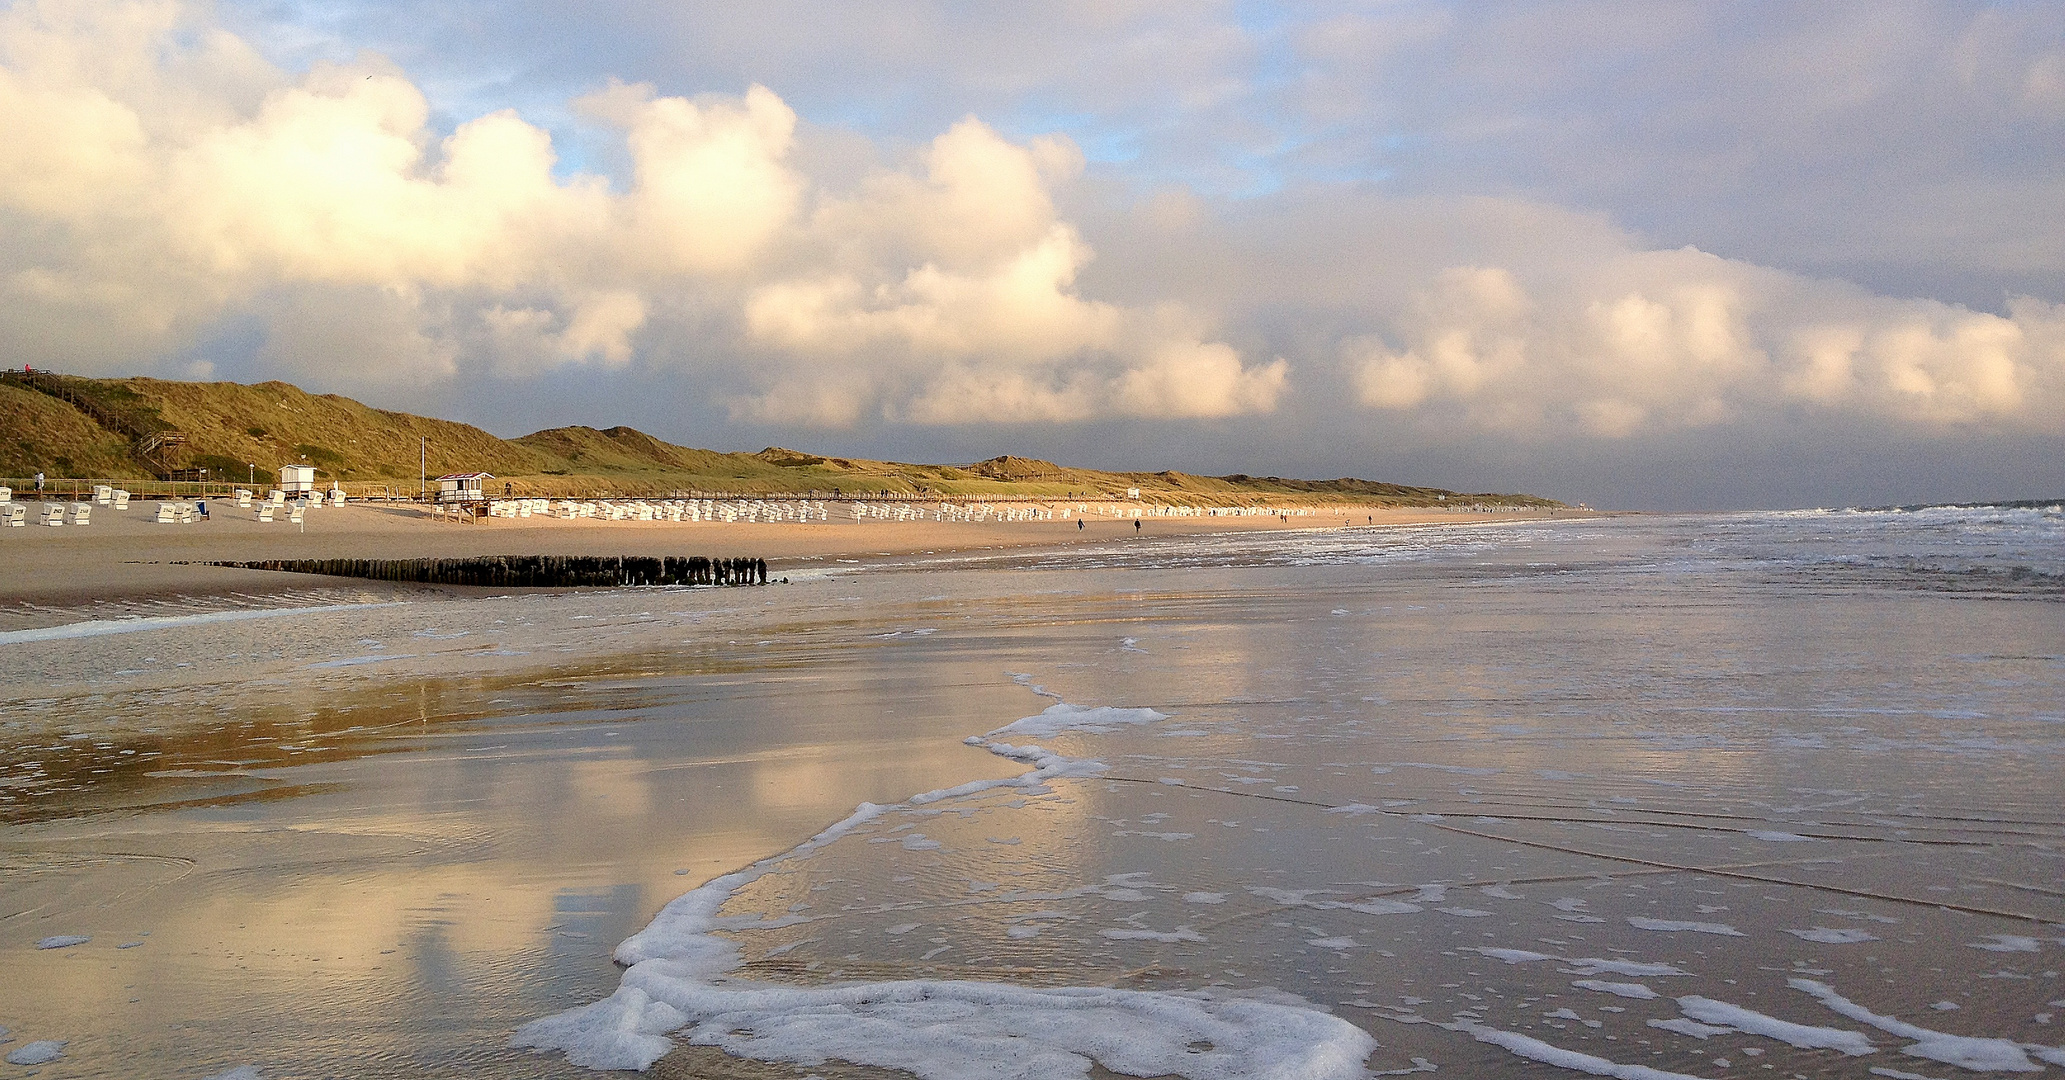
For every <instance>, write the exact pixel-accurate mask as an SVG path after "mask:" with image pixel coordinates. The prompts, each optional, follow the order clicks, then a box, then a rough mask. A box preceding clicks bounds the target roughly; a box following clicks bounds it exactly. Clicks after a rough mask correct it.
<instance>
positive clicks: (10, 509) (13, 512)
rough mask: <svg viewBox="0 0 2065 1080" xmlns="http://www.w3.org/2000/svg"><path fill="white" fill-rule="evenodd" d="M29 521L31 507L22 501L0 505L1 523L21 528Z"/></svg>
mask: <svg viewBox="0 0 2065 1080" xmlns="http://www.w3.org/2000/svg"><path fill="white" fill-rule="evenodd" d="M28 523H29V508H28V507H27V506H24V505H22V504H21V503H8V504H7V505H6V506H0V525H5V526H11V527H14V528H21V527H22V526H25V525H27V524H28Z"/></svg>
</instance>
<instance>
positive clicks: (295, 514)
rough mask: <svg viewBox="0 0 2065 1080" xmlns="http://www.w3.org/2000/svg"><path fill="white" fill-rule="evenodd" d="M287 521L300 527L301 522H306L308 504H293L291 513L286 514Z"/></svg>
mask: <svg viewBox="0 0 2065 1080" xmlns="http://www.w3.org/2000/svg"><path fill="white" fill-rule="evenodd" d="M287 520H288V521H289V522H291V523H293V524H295V525H300V524H302V523H303V522H305V521H307V520H308V504H307V503H295V504H294V509H293V510H292V511H290V512H288V514H287Z"/></svg>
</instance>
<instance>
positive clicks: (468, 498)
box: [437, 472, 495, 506]
mask: <svg viewBox="0 0 2065 1080" xmlns="http://www.w3.org/2000/svg"><path fill="white" fill-rule="evenodd" d="M494 478H495V477H494V475H493V474H492V473H484V472H463V473H446V474H445V475H443V476H440V477H438V478H437V501H438V504H439V505H441V506H442V505H447V504H451V503H460V504H466V503H479V502H486V501H487V498H488V494H487V492H486V491H484V490H482V487H481V485H482V484H484V483H486V482H487V481H489V480H493V479H494Z"/></svg>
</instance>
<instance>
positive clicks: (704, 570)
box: [208, 555, 767, 589]
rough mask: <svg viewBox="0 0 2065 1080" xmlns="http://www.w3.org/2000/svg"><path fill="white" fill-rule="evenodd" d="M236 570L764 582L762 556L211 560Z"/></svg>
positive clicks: (547, 580) (446, 579) (599, 581)
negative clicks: (723, 557)
mask: <svg viewBox="0 0 2065 1080" xmlns="http://www.w3.org/2000/svg"><path fill="white" fill-rule="evenodd" d="M208 565H210V566H227V567H234V568H236V569H239V570H278V571H283V572H285V573H289V574H328V575H330V576H332V577H352V578H369V579H371V580H374V581H402V582H411V583H414V584H420V585H481V586H487V587H489V588H504V589H551V588H562V589H563V588H578V587H586V588H617V587H620V586H625V585H765V584H767V560H766V559H748V558H727V559H708V558H703V557H702V556H695V557H690V558H683V557H678V556H673V555H668V556H664V557H657V556H644V555H480V556H473V557H470V558H462V559H260V560H258V561H256V562H211V563H209V564H208Z"/></svg>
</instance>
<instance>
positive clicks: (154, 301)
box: [0, 0, 2065, 509]
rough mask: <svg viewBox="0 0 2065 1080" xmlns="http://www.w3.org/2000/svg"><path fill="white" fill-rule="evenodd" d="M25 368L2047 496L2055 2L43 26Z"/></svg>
mask: <svg viewBox="0 0 2065 1080" xmlns="http://www.w3.org/2000/svg"><path fill="white" fill-rule="evenodd" d="M0 10H4V14H0V361H4V362H5V363H7V364H9V365H13V366H19V365H21V364H23V363H28V364H33V365H35V366H38V367H50V368H54V369H57V370H60V371H67V372H73V373H77V374H84V375H134V374H143V375H153V376H159V377H166V378H190V379H232V380H236V381H240V382H253V381H260V380H265V379H282V380H286V381H289V382H293V383H295V384H297V385H300V386H302V387H304V388H307V389H310V390H314V391H319V392H330V393H341V394H347V395H350V396H353V397H356V398H359V399H360V400H363V401H366V402H368V403H371V404H375V405H379V406H382V407H386V408H395V409H404V410H407V411H412V412H419V413H428V414H432V415H439V416H445V417H450V418H453V419H460V420H465V421H468V422H471V423H475V424H479V425H481V426H482V427H485V428H487V429H488V430H490V431H493V432H495V433H496V434H499V435H504V436H514V435H520V434H524V433H526V432H529V431H533V430H537V429H540V428H545V427H554V426H561V425H567V424H588V425H593V426H597V427H607V426H611V425H615V424H629V425H632V426H634V427H637V428H640V429H641V430H645V431H648V432H651V433H653V434H655V435H658V436H660V437H662V438H666V439H669V440H671V441H675V442H679V443H684V444H688V445H694V446H704V447H711V448H716V449H726V450H757V449H760V448H761V447H764V446H770V445H783V446H791V447H797V448H802V449H808V450H813V451H816V452H819V453H833V454H841V455H848V456H868V457H887V458H895V459H900V460H919V461H934V462H966V461H974V460H978V459H980V458H984V457H989V456H992V455H995V454H1000V453H1015V454H1021V455H1026V456H1037V457H1045V458H1049V459H1052V460H1055V461H1060V462H1063V463H1065V464H1070V465H1079V466H1087V467H1096V468H1124V469H1153V470H1159V469H1180V470H1184V471H1189V472H1197V473H1208V474H1220V473H1230V472H1245V473H1250V474H1255V475H1283V476H1301V477H1315V478H1325V477H1334V476H1361V477H1366V478H1371V479H1381V480H1392V481H1398V482H1404V483H1413V484H1428V485H1436V486H1441V487H1447V488H1455V489H1461V490H1470V491H1487V490H1493V491H1527V492H1531V493H1536V494H1542V495H1548V496H1552V497H1555V498H1561V499H1565V500H1568V501H1572V502H1579V501H1582V502H1587V503H1590V504H1592V505H1595V506H1606V507H1620V508H1636V509H1733V508H1753V507H1755V508H1773V507H1794V506H1849V505H1884V504H1894V503H1916V502H1927V501H1973V500H1987V499H2015V498H2047V497H2055V496H2061V495H2065V0H2051V2H2021V3H2015V2H2010V3H1994V4H1982V3H1947V2H1944V3H1930V2H1903V0H1872V2H1860V3H1849V2H1845V0H1810V2H1802V3H1776V2H1755V0H1747V2H1742V3H1730V4H1715V3H1711V2H1704V0H1700V2H1685V3H1677V2H1672V0H1644V2H1638V3H1623V2H1608V0H1592V2H1584V0H1558V2H1551V0H1543V2H1522V0H1514V2H1499V0H1470V2H1454V3H1441V2H1432V0H1370V2H1363V3H1351V2H1327V0H1314V2H1308V3H1297V4H1264V3H1215V2H1209V0H1197V2H1188V3H1174V2H1162V0H1095V2H1087V0H1086V2H1075V0H1053V2H1050V3H1046V4H1038V5H1032V4H1016V3H991V4H981V5H973V4H965V3H945V2H930V0H846V2H841V3H801V2H790V0H765V2H761V3H755V4H737V3H714V2H712V3H706V2H703V0H668V2H666V3H655V2H651V0H611V2H609V3H599V2H594V0H551V2H544V0H428V2H422V0H418V2H411V3H407V4H402V3H397V2H393V0H322V2H313V0H311V2H300V0H248V2H232V0H223V2H219V3H216V4H213V5H210V4H206V3H201V2H185V0H141V2H129V0H22V2H18V3H15V4H13V5H12V6H9V7H6V8H4V9H0Z"/></svg>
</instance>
